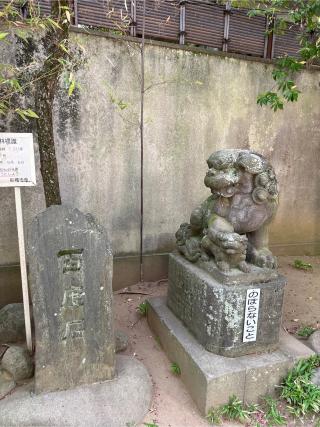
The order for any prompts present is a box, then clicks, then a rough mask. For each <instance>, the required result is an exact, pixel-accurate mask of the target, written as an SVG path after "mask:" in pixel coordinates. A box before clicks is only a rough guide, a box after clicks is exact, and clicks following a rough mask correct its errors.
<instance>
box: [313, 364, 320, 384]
mask: <svg viewBox="0 0 320 427" xmlns="http://www.w3.org/2000/svg"><path fill="white" fill-rule="evenodd" d="M311 382H312V383H313V384H315V385H317V386H318V387H320V368H317V369H316V370H315V372H314V374H313V375H312V377H311Z"/></svg>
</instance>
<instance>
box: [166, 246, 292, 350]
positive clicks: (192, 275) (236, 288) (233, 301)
mask: <svg viewBox="0 0 320 427" xmlns="http://www.w3.org/2000/svg"><path fill="white" fill-rule="evenodd" d="M242 275H243V276H245V277H247V282H246V283H244V282H240V283H239V282H238V281H236V282H235V283H232V282H229V283H228V284H226V283H221V282H219V281H218V280H216V279H215V278H214V277H213V276H212V275H211V274H209V273H208V272H207V271H204V269H202V268H200V267H198V266H197V265H195V264H192V263H191V262H189V261H188V260H186V259H185V258H184V257H182V256H181V255H179V254H170V255H169V288H168V306H169V308H170V309H171V310H172V311H173V313H174V314H175V315H176V316H177V317H178V318H179V319H180V320H182V322H183V323H184V324H185V325H186V327H187V328H188V329H189V330H190V331H191V332H192V334H193V335H194V336H195V337H196V338H197V340H198V341H199V343H200V344H202V345H203V346H204V347H205V348H206V350H208V351H211V352H213V353H216V354H221V355H224V356H228V357H236V356H241V355H245V354H250V353H257V352H267V351H273V350H275V349H276V348H277V346H278V341H279V329H280V325H281V317H282V302H283V292H284V286H285V283H286V280H285V278H284V277H283V276H280V275H277V276H276V277H275V276H274V273H273V276H272V277H273V278H272V279H271V280H269V281H267V282H260V281H258V282H255V280H254V278H255V277H256V276H255V275H250V274H246V273H242ZM258 277H259V276H258ZM250 289H259V290H260V304H259V314H258V320H257V337H256V340H255V341H251V342H243V329H244V322H245V307H246V298H247V291H248V290H250Z"/></svg>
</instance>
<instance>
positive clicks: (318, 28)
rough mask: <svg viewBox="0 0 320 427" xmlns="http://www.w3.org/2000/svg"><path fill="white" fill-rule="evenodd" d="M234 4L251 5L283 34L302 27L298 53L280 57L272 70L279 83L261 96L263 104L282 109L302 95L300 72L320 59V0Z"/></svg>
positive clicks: (239, 3)
mask: <svg viewBox="0 0 320 427" xmlns="http://www.w3.org/2000/svg"><path fill="white" fill-rule="evenodd" d="M232 5H233V6H235V7H247V8H249V9H250V11H249V13H248V15H249V16H251V17H252V16H264V17H266V19H267V23H268V26H267V27H268V30H267V32H268V33H275V34H283V33H284V32H285V31H286V30H288V29H291V28H296V29H299V32H300V36H299V43H300V49H299V52H298V57H297V58H296V57H293V56H285V57H283V58H280V59H279V60H278V61H277V62H276V69H275V70H274V71H273V73H272V77H273V79H274V81H275V87H274V88H273V89H272V90H269V91H266V92H264V93H261V94H260V95H258V98H257V103H258V104H259V105H260V106H264V105H267V106H269V107H270V108H271V109H272V110H273V111H277V110H282V109H283V106H284V103H285V102H295V101H297V100H298V98H299V94H300V90H299V89H298V88H297V86H296V84H295V83H294V76H295V75H296V73H297V72H299V71H301V70H302V69H303V68H304V67H308V66H309V65H310V64H313V63H314V62H315V61H316V60H319V59H320V0H308V1H304V0H295V1H291V0H269V1H256V0H241V1H238V0H233V1H232Z"/></svg>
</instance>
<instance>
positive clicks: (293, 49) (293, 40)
mask: <svg viewBox="0 0 320 427" xmlns="http://www.w3.org/2000/svg"><path fill="white" fill-rule="evenodd" d="M298 37H299V29H298V28H295V27H292V28H290V27H289V28H288V29H286V30H285V31H284V34H275V35H274V43H273V46H274V48H273V56H274V58H278V57H279V56H284V55H290V56H295V57H298V56H299V54H298V50H299V49H300V45H299V40H298Z"/></svg>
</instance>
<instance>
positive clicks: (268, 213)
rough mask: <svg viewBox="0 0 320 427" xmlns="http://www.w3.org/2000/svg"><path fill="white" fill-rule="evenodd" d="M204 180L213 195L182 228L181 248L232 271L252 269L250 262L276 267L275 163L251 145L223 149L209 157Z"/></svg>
mask: <svg viewBox="0 0 320 427" xmlns="http://www.w3.org/2000/svg"><path fill="white" fill-rule="evenodd" d="M207 163H208V166H209V170H208V172H207V174H206V176H205V179H204V183H205V185H206V186H207V187H208V188H210V190H211V193H212V194H211V196H210V197H208V198H207V199H206V200H205V201H204V202H203V203H202V204H201V205H200V206H199V207H197V208H196V209H194V211H193V212H192V213H191V217H190V224H188V223H184V224H182V225H181V226H180V228H179V230H178V231H177V233H176V238H177V247H178V249H179V251H180V253H181V254H183V255H184V256H185V257H186V258H187V259H188V260H189V261H191V262H197V261H198V260H200V261H204V262H208V261H209V262H210V261H213V260H214V262H215V264H216V266H217V267H218V268H219V269H220V270H222V271H224V272H227V271H229V270H230V269H231V268H237V269H239V270H241V271H243V272H250V264H249V263H252V264H254V265H256V266H259V267H262V268H271V269H274V268H276V266H277V262H276V259H275V257H274V256H273V255H272V253H271V251H270V250H269V249H268V228H267V226H268V224H269V222H270V221H271V219H272V218H273V216H274V214H275V212H276V210H277V206H278V189H277V180H276V177H275V173H274V170H273V168H272V166H271V165H270V163H269V162H268V161H267V160H266V159H265V158H264V157H262V156H261V155H260V154H257V153H254V152H251V151H249V150H236V149H233V150H232V149H231V150H221V151H217V152H215V153H213V154H212V155H211V156H210V157H209V159H208V160H207Z"/></svg>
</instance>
